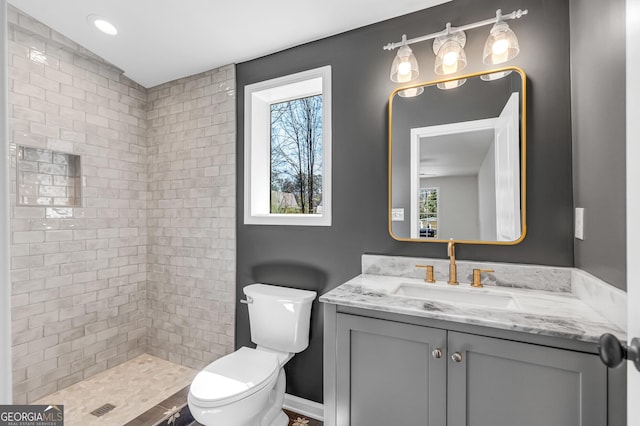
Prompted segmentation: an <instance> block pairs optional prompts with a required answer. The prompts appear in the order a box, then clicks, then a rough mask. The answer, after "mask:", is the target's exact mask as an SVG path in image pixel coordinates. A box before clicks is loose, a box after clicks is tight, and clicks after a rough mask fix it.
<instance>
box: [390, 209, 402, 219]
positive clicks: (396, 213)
mask: <svg viewBox="0 0 640 426" xmlns="http://www.w3.org/2000/svg"><path fill="white" fill-rule="evenodd" d="M391 221H392V222H404V209H403V208H399V209H391Z"/></svg>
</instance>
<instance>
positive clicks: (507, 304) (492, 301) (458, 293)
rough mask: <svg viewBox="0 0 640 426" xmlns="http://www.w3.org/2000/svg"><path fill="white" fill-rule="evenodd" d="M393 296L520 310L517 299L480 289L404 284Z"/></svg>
mask: <svg viewBox="0 0 640 426" xmlns="http://www.w3.org/2000/svg"><path fill="white" fill-rule="evenodd" d="M391 294H393V295H395V296H402V297H408V298H412V299H424V300H431V301H434V302H444V303H449V304H452V305H459V304H461V305H467V306H468V305H473V306H478V307H485V308H498V309H511V310H519V309H520V306H519V305H518V302H517V301H516V299H514V298H513V297H511V296H510V295H506V294H496V293H490V292H487V291H486V290H480V289H461V288H458V287H450V288H447V287H437V286H436V284H412V283H402V284H400V285H399V286H398V288H396V289H395V291H393V292H392V293H391Z"/></svg>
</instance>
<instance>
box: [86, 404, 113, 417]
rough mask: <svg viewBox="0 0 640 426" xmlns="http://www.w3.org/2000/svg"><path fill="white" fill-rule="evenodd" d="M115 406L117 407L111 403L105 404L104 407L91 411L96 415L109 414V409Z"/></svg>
mask: <svg viewBox="0 0 640 426" xmlns="http://www.w3.org/2000/svg"><path fill="white" fill-rule="evenodd" d="M114 408H116V406H115V405H111V404H104V405H103V406H102V407H98V408H96V409H95V410H93V411H92V412H91V414H93V415H94V416H96V417H100V416H104V415H105V414H107V413H108V412H109V411H111V410H113V409H114Z"/></svg>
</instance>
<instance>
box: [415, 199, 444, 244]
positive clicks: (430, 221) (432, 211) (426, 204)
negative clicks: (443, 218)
mask: <svg viewBox="0 0 640 426" xmlns="http://www.w3.org/2000/svg"><path fill="white" fill-rule="evenodd" d="M438 196H439V191H438V188H420V202H419V208H420V213H419V216H420V217H419V220H420V238H438Z"/></svg>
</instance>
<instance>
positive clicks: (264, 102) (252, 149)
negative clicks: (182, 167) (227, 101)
mask: <svg viewBox="0 0 640 426" xmlns="http://www.w3.org/2000/svg"><path fill="white" fill-rule="evenodd" d="M318 94H321V95H322V213H304V214H303V213H300V214H298V213H285V214H277V213H275V214H274V213H271V212H270V207H271V105H272V104H275V103H279V102H285V101H288V100H293V99H299V98H304V97H308V96H312V95H318ZM331 210H332V209H331V66H329V65H327V66H324V67H320V68H315V69H311V70H308V71H303V72H299V73H296V74H290V75H286V76H283V77H278V78H274V79H271V80H266V81H262V82H259V83H254V84H249V85H247V86H245V88H244V224H245V225H294V226H331Z"/></svg>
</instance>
